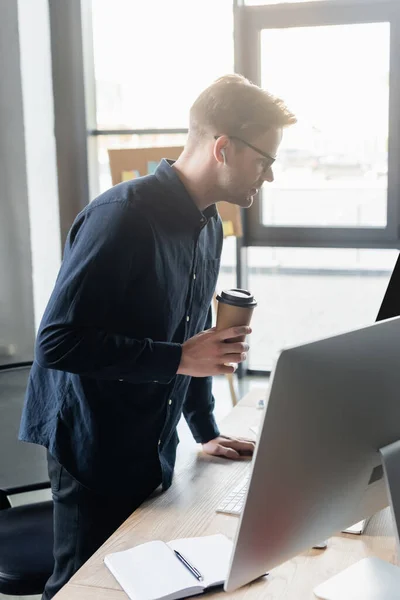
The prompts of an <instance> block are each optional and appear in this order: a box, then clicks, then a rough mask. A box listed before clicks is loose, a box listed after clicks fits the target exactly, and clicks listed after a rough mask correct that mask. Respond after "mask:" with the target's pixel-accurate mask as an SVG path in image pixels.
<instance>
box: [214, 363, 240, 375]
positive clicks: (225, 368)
mask: <svg viewBox="0 0 400 600" xmlns="http://www.w3.org/2000/svg"><path fill="white" fill-rule="evenodd" d="M236 369H237V365H218V367H217V369H216V372H215V375H229V374H230V373H235V371H236Z"/></svg>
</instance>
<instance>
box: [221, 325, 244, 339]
mask: <svg viewBox="0 0 400 600" xmlns="http://www.w3.org/2000/svg"><path fill="white" fill-rule="evenodd" d="M251 331H252V329H251V327H248V326H247V325H243V326H239V327H229V328H228V329H221V331H219V332H218V339H220V340H221V341H224V340H229V339H231V338H236V337H239V336H241V335H248V334H249V333H251Z"/></svg>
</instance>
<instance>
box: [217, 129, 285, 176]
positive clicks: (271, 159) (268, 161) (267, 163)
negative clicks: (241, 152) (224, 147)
mask: <svg viewBox="0 0 400 600" xmlns="http://www.w3.org/2000/svg"><path fill="white" fill-rule="evenodd" d="M220 137H221V136H220V135H214V140H217V139H218V138H220ZM228 137H229V138H230V139H231V140H237V141H238V142H242V144H244V145H245V146H248V147H249V148H251V149H252V150H254V151H255V152H258V154H261V156H262V157H263V158H265V159H266V160H265V164H264V167H263V170H264V171H266V170H267V169H269V168H270V167H271V166H272V165H273V164H274V162H275V161H276V158H274V157H273V156H271V155H270V154H267V152H264V150H260V149H259V148H257V147H256V146H253V145H252V144H249V142H246V141H245V140H242V138H240V137H237V136H236V135H229V136H228Z"/></svg>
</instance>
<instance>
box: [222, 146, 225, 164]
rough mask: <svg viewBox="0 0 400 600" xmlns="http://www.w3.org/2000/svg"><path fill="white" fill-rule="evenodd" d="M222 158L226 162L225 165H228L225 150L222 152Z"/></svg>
mask: <svg viewBox="0 0 400 600" xmlns="http://www.w3.org/2000/svg"><path fill="white" fill-rule="evenodd" d="M221 156H222V158H223V160H224V165H226V155H225V150H224V149H223V148H222V150H221Z"/></svg>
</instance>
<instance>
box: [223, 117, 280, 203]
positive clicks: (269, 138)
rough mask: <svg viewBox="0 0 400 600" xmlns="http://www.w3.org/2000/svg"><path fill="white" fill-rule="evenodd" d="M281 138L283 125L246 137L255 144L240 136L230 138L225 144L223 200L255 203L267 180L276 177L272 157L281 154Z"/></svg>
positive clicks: (270, 180)
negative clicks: (255, 197) (279, 149)
mask: <svg viewBox="0 0 400 600" xmlns="http://www.w3.org/2000/svg"><path fill="white" fill-rule="evenodd" d="M281 140H282V129H281V128H274V129H269V130H268V131H267V132H266V133H264V134H262V135H261V136H258V137H256V138H254V139H252V140H247V139H246V142H248V143H250V144H251V145H252V146H253V148H250V147H249V146H247V145H245V144H244V143H241V142H240V141H238V140H237V139H236V138H228V143H227V145H226V147H225V148H224V152H225V157H226V161H225V162H226V164H224V165H221V169H222V170H221V187H222V192H223V195H224V198H223V200H225V201H226V202H230V203H231V204H237V205H239V206H240V207H242V208H248V207H249V206H251V204H252V203H253V197H254V196H255V195H256V193H257V192H258V190H259V189H260V187H261V186H262V184H263V183H264V181H269V182H272V181H273V180H274V175H273V171H272V166H271V162H272V160H271V159H274V158H275V157H276V156H277V153H278V148H279V144H280V143H281Z"/></svg>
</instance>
